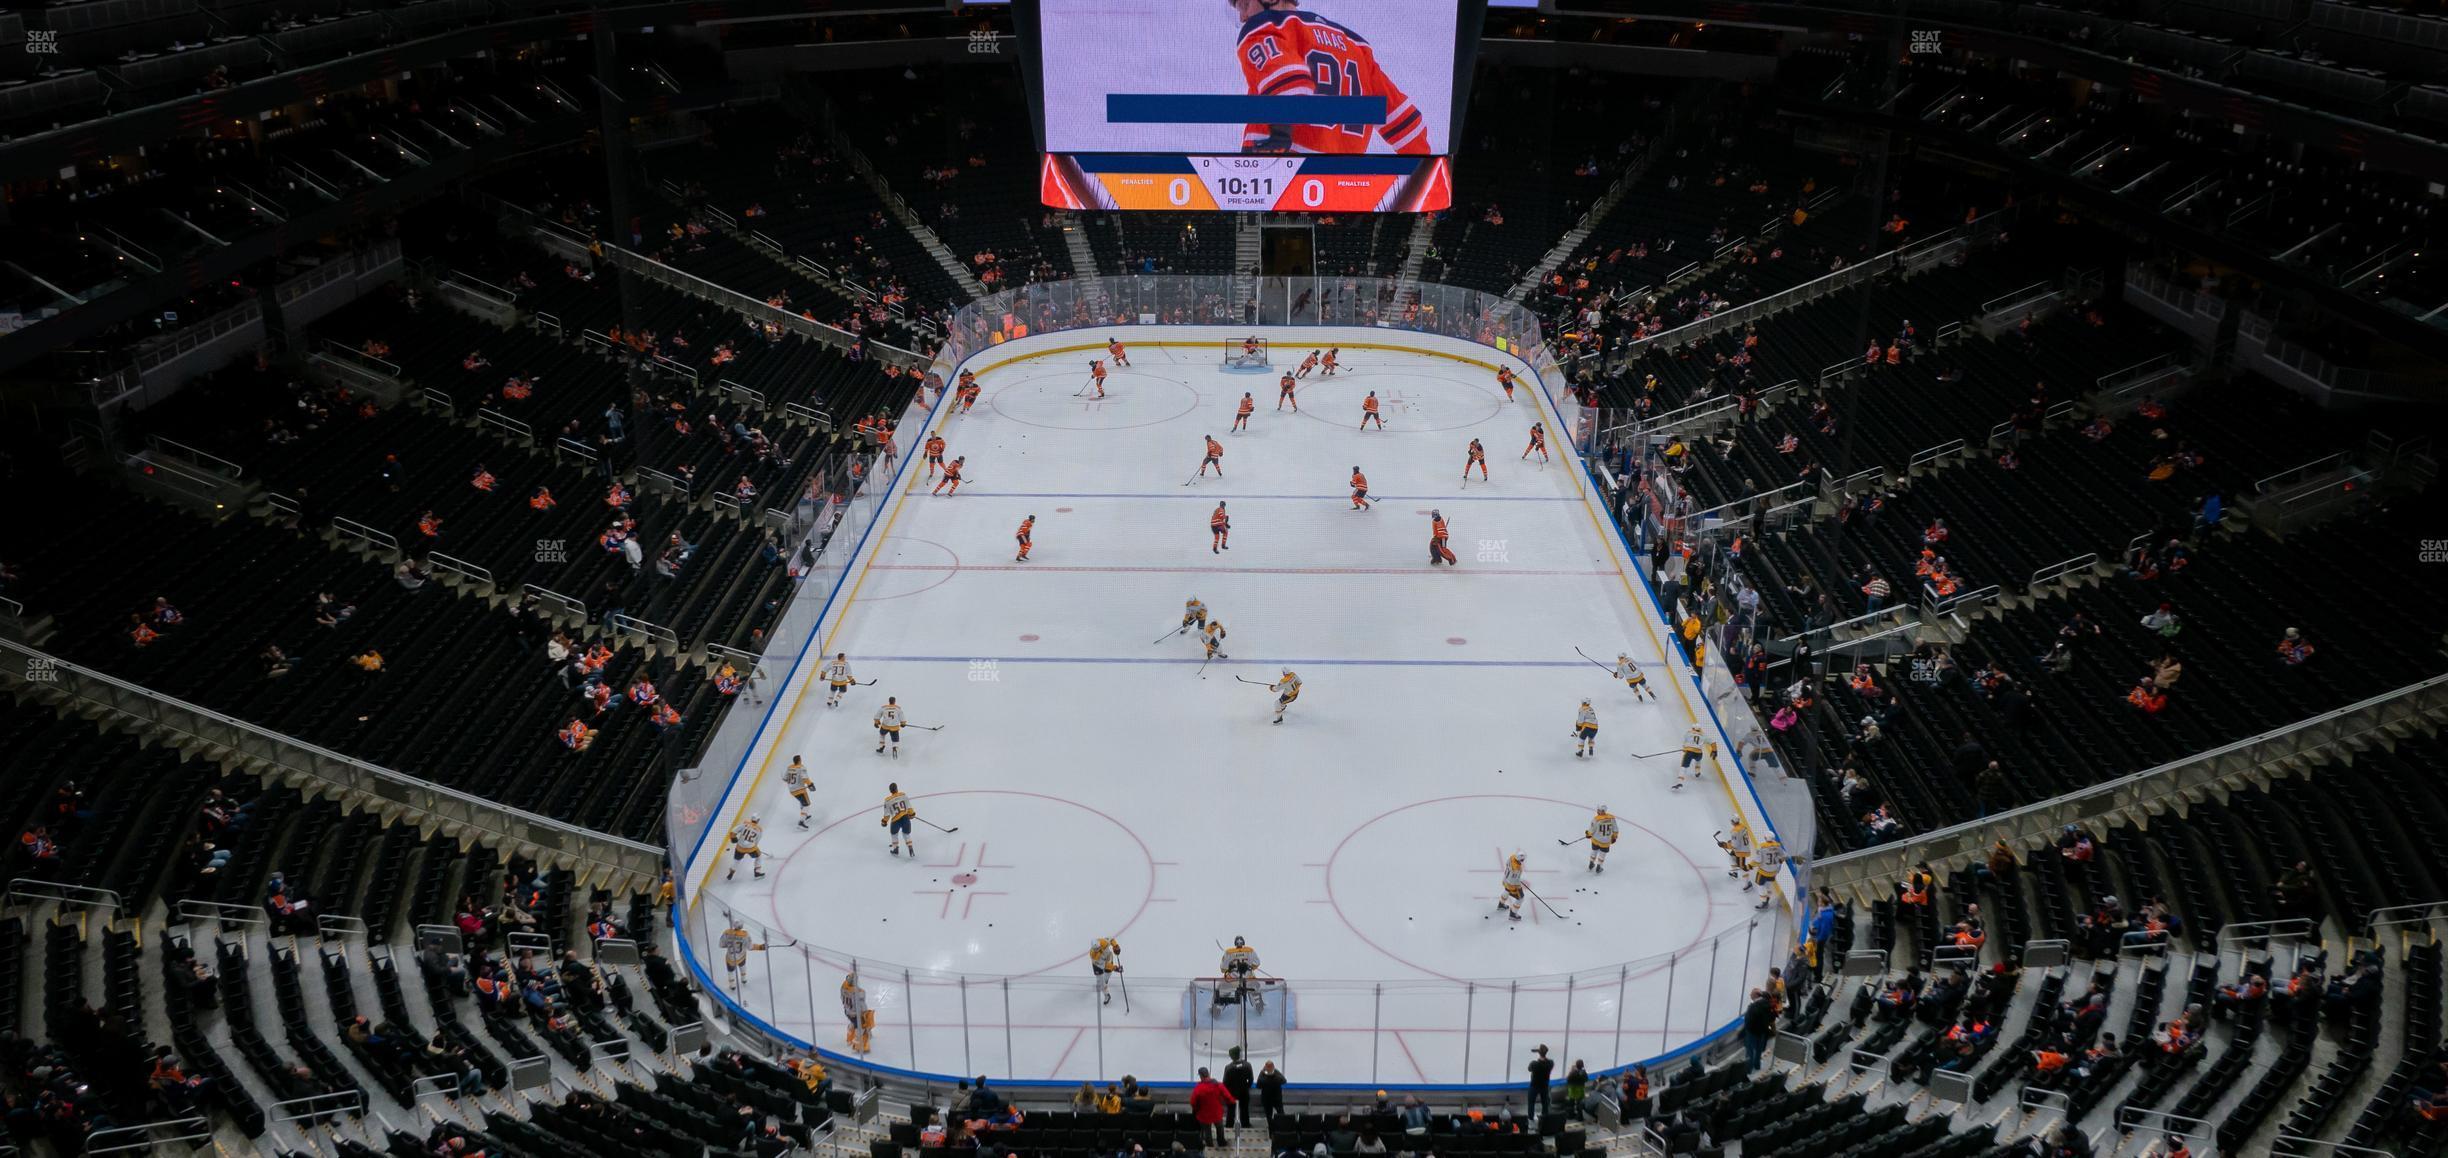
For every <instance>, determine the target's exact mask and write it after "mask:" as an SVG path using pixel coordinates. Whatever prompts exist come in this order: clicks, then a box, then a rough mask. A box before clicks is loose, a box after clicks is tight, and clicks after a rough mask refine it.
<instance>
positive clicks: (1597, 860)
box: [1582, 804, 1616, 873]
mask: <svg viewBox="0 0 2448 1158" xmlns="http://www.w3.org/2000/svg"><path fill="white" fill-rule="evenodd" d="M1582 835H1583V836H1586V837H1588V838H1589V842H1590V857H1589V871H1591V872H1594V873H1602V872H1605V871H1606V858H1607V852H1608V850H1610V849H1613V848H1614V847H1615V836H1616V826H1615V814H1614V813H1612V812H1609V811H1607V806H1606V805H1603V804H1601V805H1599V806H1598V814H1597V815H1595V816H1592V817H1590V822H1589V828H1588V829H1587V830H1586V831H1584V832H1583V833H1582Z"/></svg>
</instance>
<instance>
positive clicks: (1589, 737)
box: [1573, 700, 1598, 756]
mask: <svg viewBox="0 0 2448 1158" xmlns="http://www.w3.org/2000/svg"><path fill="white" fill-rule="evenodd" d="M1573 740H1574V741H1575V743H1577V744H1578V745H1579V746H1578V747H1576V748H1574V749H1573V755H1575V756H1595V755H1597V754H1598V709H1596V708H1593V707H1591V706H1590V702H1589V701H1588V700H1583V701H1581V711H1580V713H1579V714H1577V715H1575V716H1574V717H1573Z"/></svg>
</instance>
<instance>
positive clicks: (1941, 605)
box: [1921, 583, 2001, 616]
mask: <svg viewBox="0 0 2448 1158" xmlns="http://www.w3.org/2000/svg"><path fill="white" fill-rule="evenodd" d="M2000 594H2001V592H2000V591H1999V590H1998V587H1997V585H1996V584H1994V583H1992V584H1990V585H1989V586H1987V587H1978V588H1974V589H1973V590H1970V591H1958V592H1956V593H1955V594H1953V595H1947V596H1942V597H1935V598H1930V599H1924V600H1922V601H1921V610H1922V613H1923V614H1925V615H1933V616H1934V615H1952V614H1954V613H1955V609H1956V608H1958V607H1963V606H1966V605H1978V604H1982V603H1989V602H1992V601H1994V600H1996V599H1997V597H1998V596H1999V595H2000Z"/></svg>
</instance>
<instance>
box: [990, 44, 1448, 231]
mask: <svg viewBox="0 0 2448 1158" xmlns="http://www.w3.org/2000/svg"><path fill="white" fill-rule="evenodd" d="M1463 7H1465V6H1464V5H1460V4H1456V3H1455V2H1454V0H1040V6H1039V17H1038V28H1037V34H1038V35H1037V49H1038V56H1039V59H1038V61H1037V65H1038V76H1039V78H1040V83H1041V85H1042V92H1043V104H1042V110H1041V111H1042V114H1043V125H1044V133H1045V151H1046V158H1045V162H1044V166H1043V169H1042V172H1041V175H1040V176H1041V181H1040V184H1041V194H1042V200H1044V202H1045V203H1046V204H1048V205H1053V206H1057V207H1060V208H1066V209H1163V210H1184V209H1223V210H1285V211H1293V212H1317V213H1352V212H1371V211H1377V212H1413V213H1416V212H1423V211H1429V210H1438V209H1445V208H1448V207H1449V206H1450V205H1451V204H1452V202H1453V176H1452V170H1451V168H1450V166H1449V162H1448V160H1447V154H1448V153H1449V152H1450V145H1451V137H1452V134H1453V131H1454V108H1455V98H1456V93H1455V87H1456V83H1457V81H1456V78H1457V77H1458V76H1464V75H1467V73H1464V72H1463V71H1462V70H1461V69H1460V68H1458V67H1457V61H1458V60H1459V58H1460V55H1461V52H1462V43H1461V38H1460V27H1459V19H1458V16H1459V12H1460V10H1461V9H1462V8H1463ZM1469 7H1471V8H1473V10H1474V12H1475V11H1477V10H1478V6H1476V5H1472V6H1469ZM1473 35H1474V36H1475V35H1476V30H1475V29H1473Z"/></svg>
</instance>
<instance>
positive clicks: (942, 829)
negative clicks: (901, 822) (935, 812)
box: [910, 816, 960, 833]
mask: <svg viewBox="0 0 2448 1158" xmlns="http://www.w3.org/2000/svg"><path fill="white" fill-rule="evenodd" d="M910 819H912V820H915V821H917V822H918V823H920V824H923V825H925V826H927V827H928V828H932V829H934V830H935V831H937V832H941V833H954V832H959V831H960V826H959V825H957V824H955V825H953V826H952V827H950V828H945V827H944V826H942V825H940V824H937V823H935V822H934V821H932V820H928V819H927V818H926V817H923V816H913V817H911V818H910Z"/></svg>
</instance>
